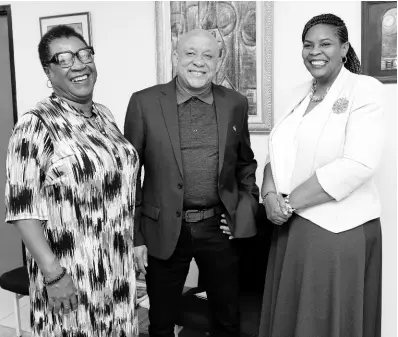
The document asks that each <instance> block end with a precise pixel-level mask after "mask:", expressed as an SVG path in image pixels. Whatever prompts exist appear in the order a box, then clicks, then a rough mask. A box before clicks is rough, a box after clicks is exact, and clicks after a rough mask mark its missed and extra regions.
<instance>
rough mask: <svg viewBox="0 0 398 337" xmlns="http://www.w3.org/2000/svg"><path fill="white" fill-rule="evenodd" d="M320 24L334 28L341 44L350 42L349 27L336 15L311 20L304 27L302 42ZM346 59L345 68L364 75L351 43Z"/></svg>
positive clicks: (316, 17)
mask: <svg viewBox="0 0 398 337" xmlns="http://www.w3.org/2000/svg"><path fill="white" fill-rule="evenodd" d="M319 24H324V25H330V26H333V27H334V28H335V29H336V32H337V36H338V38H339V40H340V43H346V42H348V31H347V27H346V25H345V23H344V21H343V20H341V19H340V18H339V17H338V16H336V15H334V14H321V15H318V16H314V17H313V18H312V19H311V20H309V21H308V22H307V23H306V25H305V26H304V30H303V35H302V36H301V41H302V42H304V40H305V36H306V34H307V32H308V30H309V29H310V28H311V27H313V26H316V25H319ZM346 57H347V62H345V63H344V66H345V67H346V68H347V69H348V70H349V71H351V72H352V73H355V74H362V69H361V63H360V62H359V59H358V56H357V54H356V53H355V51H354V48H352V46H351V43H349V48H348V52H347V55H346Z"/></svg>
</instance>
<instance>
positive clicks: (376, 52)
mask: <svg viewBox="0 0 398 337" xmlns="http://www.w3.org/2000/svg"><path fill="white" fill-rule="evenodd" d="M362 69H363V73H364V74H366V75H370V76H373V77H375V78H377V79H379V80H380V81H381V82H383V83H397V2H396V1H362Z"/></svg>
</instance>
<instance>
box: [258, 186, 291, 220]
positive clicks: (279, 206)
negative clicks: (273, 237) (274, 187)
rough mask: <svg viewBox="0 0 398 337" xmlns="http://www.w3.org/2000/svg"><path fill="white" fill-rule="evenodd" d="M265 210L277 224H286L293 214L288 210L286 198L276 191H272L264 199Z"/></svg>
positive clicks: (268, 217) (269, 217) (268, 216)
mask: <svg viewBox="0 0 398 337" xmlns="http://www.w3.org/2000/svg"><path fill="white" fill-rule="evenodd" d="M263 204H264V206H265V211H266V213H267V219H268V220H269V221H271V222H272V223H274V224H275V225H279V226H280V225H282V224H284V223H285V222H286V221H287V220H288V219H289V218H290V217H291V216H292V214H291V213H289V212H288V210H287V207H286V205H285V199H284V198H283V197H282V196H281V195H280V194H276V193H270V194H268V195H267V197H266V198H265V200H263Z"/></svg>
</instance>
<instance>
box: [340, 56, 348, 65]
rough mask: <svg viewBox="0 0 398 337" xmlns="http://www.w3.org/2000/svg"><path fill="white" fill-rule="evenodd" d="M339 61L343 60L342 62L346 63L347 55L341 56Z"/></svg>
mask: <svg viewBox="0 0 398 337" xmlns="http://www.w3.org/2000/svg"><path fill="white" fill-rule="evenodd" d="M341 62H343V64H346V63H347V56H343V57H342V58H341Z"/></svg>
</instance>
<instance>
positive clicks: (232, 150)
mask: <svg viewBox="0 0 398 337" xmlns="http://www.w3.org/2000/svg"><path fill="white" fill-rule="evenodd" d="M213 96H214V102H215V107H216V114H217V124H218V134H219V179H218V190H219V195H220V199H221V201H222V202H223V204H224V206H225V208H226V218H227V222H228V225H229V226H230V228H231V230H232V233H233V235H234V236H235V237H237V238H243V237H250V236H253V235H255V234H256V225H255V213H256V210H257V207H258V193H259V191H258V187H257V186H256V183H255V180H256V178H255V171H256V168H257V162H256V160H255V159H254V155H253V151H252V150H251V148H250V138H249V130H248V102H247V98H246V97H245V96H243V95H241V94H240V93H238V92H236V91H234V90H230V89H227V88H225V87H222V86H218V85H214V84H213ZM124 134H125V136H126V138H127V139H128V140H129V141H130V142H131V143H132V144H133V145H134V147H135V148H136V150H137V151H138V154H139V157H140V167H142V165H144V171H145V174H144V181H143V184H142V186H141V184H140V183H139V182H140V179H141V170H140V171H139V174H138V177H137V179H138V183H137V191H136V213H135V221H134V244H135V245H136V246H140V245H146V246H147V248H148V254H150V255H152V256H154V257H157V258H160V259H168V258H169V257H170V256H171V255H172V253H173V252H174V249H175V247H176V244H177V240H178V237H179V234H180V229H181V221H182V211H183V196H184V179H183V169H182V159H181V149H180V137H179V129H178V111H177V98H176V88H175V79H174V80H172V81H171V82H169V83H167V84H160V85H156V86H154V87H151V88H147V89H144V90H142V91H139V92H136V93H134V94H133V95H132V96H131V99H130V102H129V105H128V108H127V113H126V120H125V125H124Z"/></svg>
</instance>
